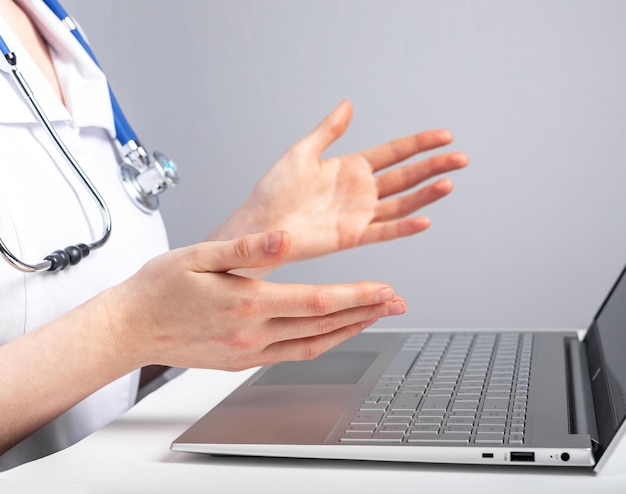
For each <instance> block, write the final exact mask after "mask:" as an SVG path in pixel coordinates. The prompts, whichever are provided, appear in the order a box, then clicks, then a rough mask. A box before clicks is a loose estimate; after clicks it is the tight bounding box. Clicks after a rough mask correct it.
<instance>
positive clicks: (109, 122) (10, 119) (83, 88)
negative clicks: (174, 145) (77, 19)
mask: <svg viewBox="0 0 626 494" xmlns="http://www.w3.org/2000/svg"><path fill="white" fill-rule="evenodd" d="M19 4H20V6H21V7H22V8H23V9H24V11H25V12H26V13H27V14H28V15H29V16H30V18H31V19H32V21H33V22H34V23H35V24H36V26H37V28H38V29H39V31H40V33H41V34H42V36H43V37H44V39H45V40H46V42H47V43H48V45H49V46H50V52H51V56H52V59H53V62H54V65H55V69H56V72H57V76H58V78H59V84H60V85H61V90H62V91H63V95H64V98H65V100H66V105H67V107H65V106H64V105H63V104H62V102H61V101H60V100H59V98H58V97H57V95H56V94H55V92H54V91H53V89H52V88H51V87H50V84H49V83H48V81H47V80H46V78H45V76H44V75H43V74H42V73H41V71H40V70H39V68H38V67H37V65H36V64H35V63H34V62H33V60H32V59H31V58H30V56H29V54H28V52H27V51H26V50H25V49H24V47H23V46H22V44H21V43H20V41H19V39H18V38H17V36H15V34H14V32H13V31H12V30H11V28H10V26H8V24H7V23H6V22H5V21H4V19H2V18H0V30H1V31H0V34H1V35H2V37H3V38H4V40H5V41H6V43H7V44H8V45H9V47H10V49H11V50H13V51H14V52H15V54H16V56H17V66H18V68H19V70H20V71H21V72H22V74H23V75H24V78H25V79H26V80H27V82H28V84H29V85H30V86H31V89H32V90H33V93H34V94H35V96H36V97H37V99H38V100H39V102H40V104H41V105H42V106H43V108H44V111H45V112H46V115H47V116H48V118H49V119H50V120H51V121H53V122H65V123H68V124H71V125H72V126H74V127H76V128H82V127H100V128H103V129H105V130H107V131H108V133H109V134H110V135H111V136H112V137H115V126H114V121H113V112H112V110H111V101H110V98H109V89H108V86H107V81H106V77H105V76H104V73H103V72H102V71H101V70H100V68H99V67H98V66H97V65H96V64H95V63H94V62H93V60H91V58H90V57H89V55H88V54H87V53H86V52H85V50H84V49H83V48H82V46H81V45H80V44H79V43H78V42H77V41H76V39H75V38H74V36H73V35H72V34H71V33H70V32H69V31H68V30H67V28H66V27H65V26H64V25H63V24H62V23H61V22H60V21H59V19H58V18H57V17H56V16H55V15H54V13H53V12H52V11H51V10H50V9H49V8H48V7H47V6H46V5H45V4H44V3H43V2H42V1H41V0H19ZM0 58H1V60H0V98H1V100H2V103H1V104H0V123H29V122H36V121H37V119H36V117H35V116H34V114H33V113H32V111H31V109H30V106H29V105H28V104H27V103H26V101H25V100H24V98H23V97H22V95H21V94H20V91H19V90H18V89H17V87H16V86H15V83H14V81H13V76H12V74H11V73H10V72H11V68H10V66H9V64H8V63H7V62H6V60H5V59H4V57H0Z"/></svg>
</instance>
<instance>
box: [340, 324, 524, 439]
mask: <svg viewBox="0 0 626 494" xmlns="http://www.w3.org/2000/svg"><path fill="white" fill-rule="evenodd" d="M532 344H533V336H532V334H530V333H498V334H494V333H451V334H448V333H446V334H441V333H432V334H427V333H424V334H419V333H418V334H412V335H410V336H409V337H408V338H407V340H406V341H405V343H404V345H403V347H402V349H401V350H400V351H399V352H398V354H397V356H396V357H395V358H394V359H393V360H392V361H391V362H390V364H389V365H388V367H387V369H386V370H385V372H383V374H382V376H381V377H380V379H379V380H378V382H377V383H376V385H375V386H374V388H373V389H372V390H371V392H370V393H369V396H368V397H367V398H366V399H365V401H364V402H363V403H362V405H361V407H360V410H359V411H358V412H357V413H356V415H355V416H354V417H353V419H352V420H351V422H350V424H349V426H348V427H347V430H346V431H345V433H344V434H343V435H342V437H341V439H340V440H341V442H346V443H362V442H376V443H412V444H419V443H445V444H470V443H475V444H485V445H496V444H504V445H522V444H524V435H525V432H526V409H527V402H528V385H529V379H530V367H531V355H532Z"/></svg>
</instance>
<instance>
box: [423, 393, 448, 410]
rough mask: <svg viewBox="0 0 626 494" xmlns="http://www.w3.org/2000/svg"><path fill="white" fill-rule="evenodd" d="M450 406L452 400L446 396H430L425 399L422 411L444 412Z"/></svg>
mask: <svg viewBox="0 0 626 494" xmlns="http://www.w3.org/2000/svg"><path fill="white" fill-rule="evenodd" d="M449 404H450V398H448V397H445V396H428V397H427V398H425V399H424V403H423V405H422V410H443V411H445V410H446V409H447V408H448V405H449Z"/></svg>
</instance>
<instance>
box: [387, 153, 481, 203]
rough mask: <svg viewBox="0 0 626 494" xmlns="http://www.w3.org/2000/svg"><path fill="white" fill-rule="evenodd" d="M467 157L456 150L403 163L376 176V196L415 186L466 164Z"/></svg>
mask: <svg viewBox="0 0 626 494" xmlns="http://www.w3.org/2000/svg"><path fill="white" fill-rule="evenodd" d="M468 163H469V158H468V157H467V155H466V154H465V153H461V152H458V151H455V152H452V153H446V154H438V155H437V156H433V157H431V158H428V159H426V160H423V161H420V162H419V163H413V164H410V165H405V166H402V167H400V168H397V169H395V170H391V171H388V172H387V173H384V174H383V175H380V176H379V177H377V178H376V185H377V188H378V198H379V199H382V198H384V197H388V196H390V195H393V194H398V193H399V192H404V191H405V190H408V189H410V188H411V187H415V186H416V185H419V184H421V183H422V182H425V181H426V180H428V179H430V178H432V177H434V176H436V175H441V174H443V173H448V172H451V171H454V170H458V169H460V168H463V167H465V166H467V164H468Z"/></svg>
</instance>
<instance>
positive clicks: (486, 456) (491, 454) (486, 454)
mask: <svg viewBox="0 0 626 494" xmlns="http://www.w3.org/2000/svg"><path fill="white" fill-rule="evenodd" d="M483 458H493V453H483Z"/></svg>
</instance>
